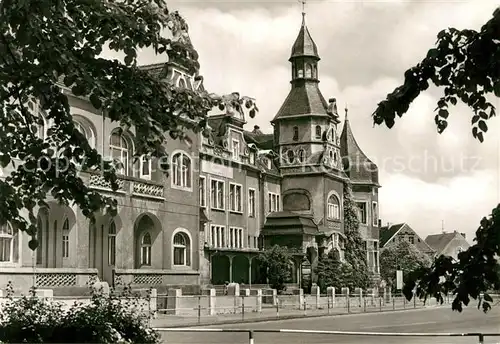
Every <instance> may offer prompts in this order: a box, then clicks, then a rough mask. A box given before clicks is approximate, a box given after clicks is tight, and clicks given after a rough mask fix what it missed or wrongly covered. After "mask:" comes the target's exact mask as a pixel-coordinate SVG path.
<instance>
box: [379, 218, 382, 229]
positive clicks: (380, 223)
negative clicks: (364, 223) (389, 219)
mask: <svg viewBox="0 0 500 344" xmlns="http://www.w3.org/2000/svg"><path fill="white" fill-rule="evenodd" d="M378 226H379V227H382V220H381V219H378Z"/></svg>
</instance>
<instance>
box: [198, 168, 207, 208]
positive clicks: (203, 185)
mask: <svg viewBox="0 0 500 344" xmlns="http://www.w3.org/2000/svg"><path fill="white" fill-rule="evenodd" d="M206 193H207V180H206V178H205V177H204V176H200V181H199V185H198V194H199V198H200V207H203V208H205V207H206V206H207V195H206Z"/></svg>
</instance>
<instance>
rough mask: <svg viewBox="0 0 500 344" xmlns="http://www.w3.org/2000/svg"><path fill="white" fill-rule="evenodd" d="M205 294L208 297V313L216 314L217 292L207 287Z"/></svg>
mask: <svg viewBox="0 0 500 344" xmlns="http://www.w3.org/2000/svg"><path fill="white" fill-rule="evenodd" d="M203 295H205V296H206V297H207V298H208V315H215V307H216V305H215V302H216V297H215V295H216V292H215V289H213V288H212V289H205V290H204V291H203Z"/></svg>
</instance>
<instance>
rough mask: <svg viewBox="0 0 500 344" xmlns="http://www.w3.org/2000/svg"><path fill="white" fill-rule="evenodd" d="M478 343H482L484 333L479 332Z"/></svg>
mask: <svg viewBox="0 0 500 344" xmlns="http://www.w3.org/2000/svg"><path fill="white" fill-rule="evenodd" d="M479 344H484V335H483V334H482V333H480V334H479Z"/></svg>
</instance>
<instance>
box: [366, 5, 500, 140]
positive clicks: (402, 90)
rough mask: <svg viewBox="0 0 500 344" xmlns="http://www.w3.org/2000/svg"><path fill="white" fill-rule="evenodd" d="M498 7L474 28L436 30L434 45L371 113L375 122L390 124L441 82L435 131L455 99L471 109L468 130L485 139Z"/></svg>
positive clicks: (498, 77)
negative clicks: (471, 113) (489, 16)
mask: <svg viewBox="0 0 500 344" xmlns="http://www.w3.org/2000/svg"><path fill="white" fill-rule="evenodd" d="M499 41H500V7H499V8H497V9H496V11H495V12H494V13H493V18H491V19H490V20H489V21H488V22H487V23H486V24H484V25H483V27H482V28H481V30H480V31H479V32H477V31H475V30H470V29H464V30H458V29H455V28H449V29H445V30H443V31H441V32H439V34H438V35H437V42H436V46H435V47H434V48H432V49H430V50H429V51H428V53H427V56H426V57H425V58H424V59H423V60H422V62H420V63H419V64H418V65H416V66H414V67H412V68H410V69H408V70H407V71H406V72H405V81H404V84H403V85H401V86H399V87H397V88H396V89H395V90H394V91H393V92H392V93H390V94H388V95H387V99H385V100H384V101H382V102H380V103H379V104H378V107H377V109H376V111H375V113H374V114H373V118H374V121H375V123H376V124H382V123H385V124H386V125H387V127H389V128H392V127H393V126H394V123H395V119H396V115H397V116H399V117H401V116H403V114H404V113H406V112H407V111H408V109H409V106H410V104H411V103H412V102H413V101H414V100H415V99H416V98H417V97H418V96H419V94H420V93H421V92H422V91H425V90H427V88H428V87H429V83H430V82H432V83H433V84H434V85H436V86H438V87H443V88H444V96H443V97H441V98H440V99H439V101H438V104H437V105H438V106H437V108H436V116H435V122H436V125H437V129H438V132H439V133H442V132H443V131H444V130H445V129H446V127H447V125H448V116H449V107H450V106H451V105H456V104H457V102H458V101H459V100H460V101H462V102H463V103H465V104H467V105H468V106H469V107H470V108H471V109H472V110H473V111H474V115H473V116H472V134H473V135H474V137H475V138H477V139H478V140H479V141H481V142H482V141H483V140H484V133H486V132H487V130H488V126H487V124H486V121H487V120H488V119H489V118H491V117H493V116H495V107H494V106H493V104H491V103H490V102H488V101H487V99H486V95H488V94H491V93H493V94H495V95H496V96H497V97H500V43H499Z"/></svg>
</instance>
